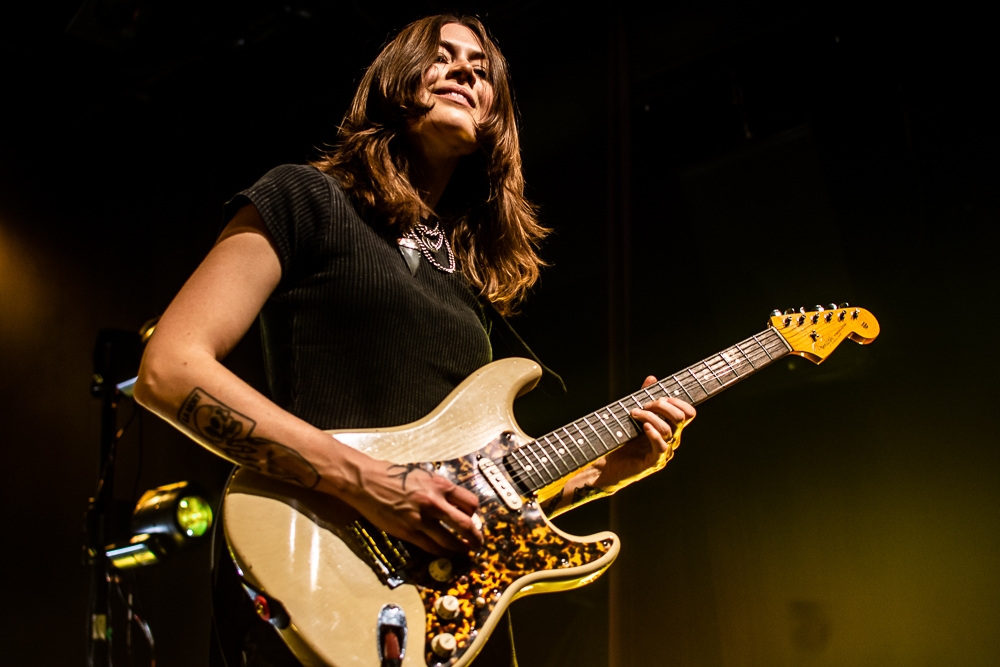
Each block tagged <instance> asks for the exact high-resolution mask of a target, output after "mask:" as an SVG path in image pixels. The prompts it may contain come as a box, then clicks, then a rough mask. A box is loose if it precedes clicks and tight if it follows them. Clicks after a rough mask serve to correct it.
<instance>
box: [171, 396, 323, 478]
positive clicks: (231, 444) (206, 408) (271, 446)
mask: <svg viewBox="0 0 1000 667" xmlns="http://www.w3.org/2000/svg"><path fill="white" fill-rule="evenodd" d="M177 420H178V421H179V422H180V423H181V424H183V425H184V426H186V427H188V428H189V429H191V430H192V431H193V432H194V433H195V434H196V435H198V436H200V437H201V438H202V439H204V440H205V441H206V442H208V443H209V444H211V445H213V446H214V447H216V448H218V449H219V451H221V452H222V453H223V454H225V455H226V456H227V457H229V458H230V459H231V460H233V461H235V462H236V463H238V464H240V465H241V466H246V467H247V468H250V469H251V470H256V471H257V472H262V473H264V474H265V475H268V476H270V477H274V478H276V479H279V480H281V481H283V482H288V483H289V484H296V485H298V486H303V487H305V488H307V489H312V488H315V486H316V485H317V484H319V473H318V472H316V468H314V467H313V466H312V464H311V463H309V462H308V461H306V460H305V459H304V458H303V457H302V455H301V454H299V453H298V452H297V451H295V450H294V449H292V448H291V447H286V446H285V445H281V444H279V443H277V442H274V441H272V440H267V439H266V438H258V437H256V436H254V435H253V430H254V428H255V427H256V426H257V422H255V421H254V420H252V419H250V418H249V417H247V416H246V415H244V414H240V413H239V412H237V411H236V410H233V409H232V408H230V407H229V406H228V405H226V404H224V403H222V402H221V401H219V400H218V399H217V398H214V397H213V396H211V395H209V394H208V393H207V392H205V391H204V390H203V389H201V388H200V387H195V389H194V390H193V391H192V392H191V393H190V394H188V397H187V398H186V399H184V403H183V404H182V405H181V409H180V411H179V412H178V413H177Z"/></svg>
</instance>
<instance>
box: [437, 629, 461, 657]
mask: <svg viewBox="0 0 1000 667" xmlns="http://www.w3.org/2000/svg"><path fill="white" fill-rule="evenodd" d="M455 648H456V643H455V635H453V634H450V633H447V632H442V633H441V634H439V635H437V636H436V637H434V639H432V640H431V650H432V651H434V653H435V654H437V655H438V656H440V657H442V658H447V657H449V656H450V655H451V654H452V653H454V652H455Z"/></svg>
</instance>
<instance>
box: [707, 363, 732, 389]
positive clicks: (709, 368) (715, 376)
mask: <svg viewBox="0 0 1000 667" xmlns="http://www.w3.org/2000/svg"><path fill="white" fill-rule="evenodd" d="M701 365H702V366H704V367H705V368H707V369H708V372H709V373H711V374H712V377H714V378H715V381H716V382H718V383H719V387H720V388H722V387H725V386H726V383H725V382H723V381H722V378H720V377H719V376H718V375H717V374H716V372H715V369H713V368H712V367H711V366H709V365H708V360H705V361H703V362H701Z"/></svg>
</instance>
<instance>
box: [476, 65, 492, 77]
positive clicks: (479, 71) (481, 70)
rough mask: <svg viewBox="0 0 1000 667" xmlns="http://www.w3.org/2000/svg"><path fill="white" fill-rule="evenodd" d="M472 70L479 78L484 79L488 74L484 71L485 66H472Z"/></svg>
mask: <svg viewBox="0 0 1000 667" xmlns="http://www.w3.org/2000/svg"><path fill="white" fill-rule="evenodd" d="M472 71H473V72H475V73H476V76H478V77H479V78H480V79H485V78H486V77H487V76H488V74H489V73H488V72H487V71H486V68H485V67H482V66H476V67H473V68H472Z"/></svg>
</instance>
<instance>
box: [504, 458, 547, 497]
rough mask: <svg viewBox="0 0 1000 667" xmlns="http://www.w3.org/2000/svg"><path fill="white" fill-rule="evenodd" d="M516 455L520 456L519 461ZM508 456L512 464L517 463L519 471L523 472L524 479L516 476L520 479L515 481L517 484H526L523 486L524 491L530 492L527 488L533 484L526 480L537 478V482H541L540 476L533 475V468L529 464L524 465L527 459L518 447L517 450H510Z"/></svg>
mask: <svg viewBox="0 0 1000 667" xmlns="http://www.w3.org/2000/svg"><path fill="white" fill-rule="evenodd" d="M518 454H520V455H521V460H520V461H518V460H517V457H518ZM509 456H510V457H511V461H512V462H514V463H517V464H518V465H520V466H521V470H522V471H523V473H524V475H525V477H521V476H520V475H518V476H517V477H520V479H515V481H517V482H518V483H522V482H527V484H524V485H523V488H524V489H526V490H530V488H529V487H530V486H531V484H533V482H532V481H531V480H530V479H528V478H531V477H537V478H538V481H539V482H541V481H543V480H542V477H541V476H540V475H537V474H535V473H534V472H533V471H532V467H533V466H531V465H530V464H528V463H526V461H527V460H528V457H526V456H525V455H524V452H523V451H521V448H520V447H518V448H517V449H514V450H511V452H510V454H509ZM541 486H544V484H542V485H541ZM539 488H541V487H539Z"/></svg>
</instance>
